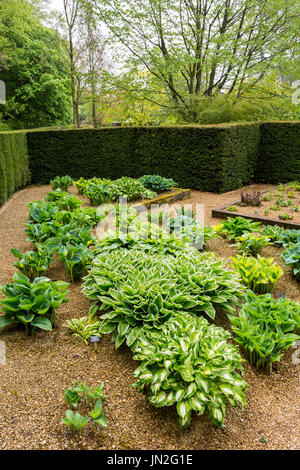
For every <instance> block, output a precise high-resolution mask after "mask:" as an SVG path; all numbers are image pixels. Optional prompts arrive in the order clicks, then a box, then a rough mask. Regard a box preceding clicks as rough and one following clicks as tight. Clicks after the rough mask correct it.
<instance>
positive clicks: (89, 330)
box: [63, 315, 101, 345]
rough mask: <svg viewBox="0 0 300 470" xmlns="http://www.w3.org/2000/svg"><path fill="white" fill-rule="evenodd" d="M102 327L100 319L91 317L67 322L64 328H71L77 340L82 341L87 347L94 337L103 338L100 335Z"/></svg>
mask: <svg viewBox="0 0 300 470" xmlns="http://www.w3.org/2000/svg"><path fill="white" fill-rule="evenodd" d="M100 325H101V321H100V320H99V318H97V317H94V316H91V315H89V316H88V317H82V318H73V319H72V320H67V321H66V323H65V324H64V325H63V326H65V327H67V328H69V329H70V330H71V332H72V335H73V336H74V337H75V338H79V339H81V340H82V341H83V342H84V343H85V344H86V345H88V344H89V340H90V338H91V337H92V336H98V338H101V335H100V333H99V328H100Z"/></svg>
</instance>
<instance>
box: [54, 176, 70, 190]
mask: <svg viewBox="0 0 300 470" xmlns="http://www.w3.org/2000/svg"><path fill="white" fill-rule="evenodd" d="M50 184H51V186H52V189H61V190H62V191H68V189H69V187H70V186H72V185H73V180H72V178H71V176H68V175H66V176H56V177H55V178H54V179H53V180H52V181H50Z"/></svg>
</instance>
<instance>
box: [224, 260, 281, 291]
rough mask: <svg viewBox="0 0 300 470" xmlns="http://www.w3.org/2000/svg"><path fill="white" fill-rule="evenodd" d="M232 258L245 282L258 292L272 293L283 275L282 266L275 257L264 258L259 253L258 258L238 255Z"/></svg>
mask: <svg viewBox="0 0 300 470" xmlns="http://www.w3.org/2000/svg"><path fill="white" fill-rule="evenodd" d="M231 259H232V261H233V262H234V266H235V270H236V271H237V273H238V274H239V275H240V277H241V280H242V282H243V284H245V286H247V287H248V288H249V289H251V290H252V291H253V292H255V293H256V294H267V293H271V292H272V291H273V289H274V287H275V286H276V284H277V282H278V280H279V279H280V278H281V276H282V275H283V270H282V268H281V267H280V266H278V264H276V263H275V261H274V259H273V258H263V257H262V256H260V255H258V256H257V258H254V257H252V256H249V257H247V256H237V257H236V258H234V257H232V258H231Z"/></svg>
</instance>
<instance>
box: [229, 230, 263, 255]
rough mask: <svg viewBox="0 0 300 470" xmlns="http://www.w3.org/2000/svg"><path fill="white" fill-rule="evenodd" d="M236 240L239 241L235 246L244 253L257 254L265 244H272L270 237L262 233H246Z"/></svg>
mask: <svg viewBox="0 0 300 470" xmlns="http://www.w3.org/2000/svg"><path fill="white" fill-rule="evenodd" d="M236 240H237V243H236V245H234V246H235V247H236V249H237V251H238V252H239V253H242V254H243V255H257V254H258V253H261V251H262V249H263V248H264V247H265V246H267V245H271V243H270V238H268V237H266V236H265V235H261V234H260V233H245V235H242V236H241V237H238V238H237V239H236Z"/></svg>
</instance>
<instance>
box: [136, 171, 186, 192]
mask: <svg viewBox="0 0 300 470" xmlns="http://www.w3.org/2000/svg"><path fill="white" fill-rule="evenodd" d="M139 180H140V181H141V183H142V184H143V185H144V186H145V188H147V189H151V191H156V192H157V193H159V192H161V191H168V190H169V189H171V188H174V187H175V186H177V183H175V181H174V180H173V178H164V177H163V176H159V175H144V176H142V177H141V178H139Z"/></svg>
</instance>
